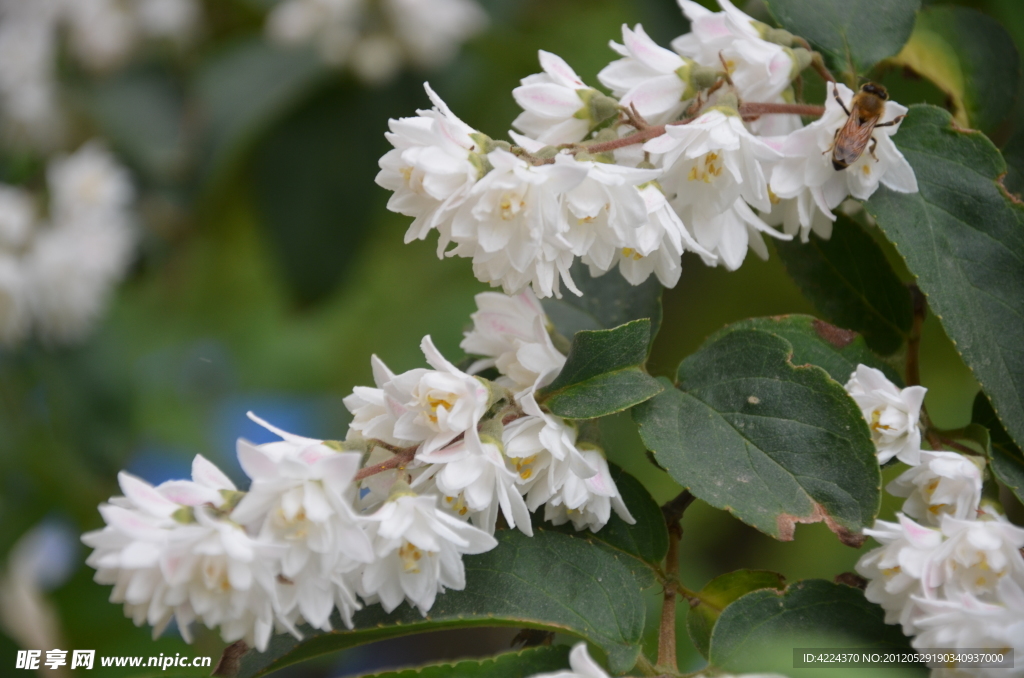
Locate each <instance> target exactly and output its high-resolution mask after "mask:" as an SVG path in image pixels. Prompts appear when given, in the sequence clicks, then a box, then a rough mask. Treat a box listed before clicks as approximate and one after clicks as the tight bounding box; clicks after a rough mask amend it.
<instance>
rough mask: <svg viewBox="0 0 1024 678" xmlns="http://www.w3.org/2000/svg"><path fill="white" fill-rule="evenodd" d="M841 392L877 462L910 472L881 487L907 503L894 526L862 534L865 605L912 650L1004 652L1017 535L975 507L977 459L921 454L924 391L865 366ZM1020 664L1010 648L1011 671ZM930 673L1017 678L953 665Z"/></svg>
mask: <svg viewBox="0 0 1024 678" xmlns="http://www.w3.org/2000/svg"><path fill="white" fill-rule="evenodd" d="M846 388H847V390H848V391H849V392H850V393H851V395H852V396H853V398H854V399H855V400H856V401H857V403H858V404H859V405H860V406H861V408H862V409H863V411H864V416H865V418H866V419H867V421H868V422H869V424H870V426H871V429H872V434H873V435H874V436H875V442H876V445H877V447H878V455H879V461H885V460H888V459H891V458H892V457H894V456H895V457H897V458H898V459H899V460H900V461H903V462H905V463H907V464H908V465H909V466H910V468H909V469H908V470H906V471H905V472H903V473H902V474H900V475H899V476H898V477H897V478H896V479H894V480H893V481H892V482H891V483H889V485H888V486H887V487H886V490H887V491H888V492H889V493H890V494H892V495H894V496H897V497H905V498H906V501H905V502H904V503H903V507H902V511H901V512H900V513H898V514H897V520H896V522H888V521H884V520H879V521H877V522H876V523H875V526H874V529H871V530H865V532H866V533H867V534H868V535H870V536H872V537H874V538H875V540H876V541H878V543H879V544H881V546H880V547H878V548H876V549H874V550H872V551H871V552H869V553H867V554H865V555H864V556H863V557H862V558H861V559H860V561H859V562H858V564H857V571H858V572H859V573H860V574H861V575H863V576H864V577H866V578H867V579H868V581H869V583H868V586H867V590H866V591H865V595H866V597H867V599H868V600H870V601H872V602H874V603H878V604H879V605H881V606H882V608H884V609H885V613H886V622H888V623H890V624H893V623H900V624H902V626H903V632H904V633H905V634H906V635H908V636H914V639H913V641H912V643H913V645H914V646H915V647H918V648H936V647H942V648H952V649H967V648H985V649H992V650H996V651H999V652H1009V653H1013V652H1014V647H1015V646H1016V647H1018V648H1019V642H1020V639H1021V638H1024V555H1022V553H1021V550H1020V549H1021V548H1022V547H1024V529H1021V528H1019V527H1016V526H1014V525H1012V524H1011V523H1010V522H1009V521H1008V520H1007V519H1006V518H1005V517H1004V516H1003V515H1001V514H1000V513H999V512H998V511H997V509H996V508H995V507H994V506H984V505H983V504H982V481H983V477H982V475H983V468H984V462H977V463H976V462H975V458H974V457H968V456H965V455H962V454H959V453H956V452H945V451H938V450H936V451H929V450H921V449H920V443H921V435H920V430H919V422H918V417H919V412H920V408H921V402H922V400H923V398H924V391H925V389H923V388H921V387H919V386H912V387H909V388H906V389H903V390H902V391H901V390H900V389H899V388H897V387H896V386H895V385H894V384H892V383H891V382H889V381H888V380H887V379H886V378H885V376H884V375H883V374H882V373H881V372H879V371H878V370H874V369H872V368H868V367H866V366H864V365H860V366H858V368H857V371H856V372H854V374H853V375H852V377H851V380H850V383H849V384H847V387H846ZM1021 659H1024V655H1022V654H1021V653H1020V652H1018V653H1017V657H1016V661H1017V662H1018V664H1015V665H1018V666H1019V662H1020V661H1021ZM937 674H941V675H944V676H946V675H948V676H954V675H964V676H966V675H971V676H986V675H993V676H995V675H1000V676H1003V675H1020V674H1019V672H1018V673H1007V670H1006V669H979V668H972V669H970V671H966V670H964V671H962V672H961V671H958V670H956V667H955V666H954V667H945V668H943V669H939V670H937V672H936V674H933V675H937Z"/></svg>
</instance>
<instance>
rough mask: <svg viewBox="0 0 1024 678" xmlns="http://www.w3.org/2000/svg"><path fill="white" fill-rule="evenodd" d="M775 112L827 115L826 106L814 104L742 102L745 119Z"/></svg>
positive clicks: (741, 111) (816, 115) (741, 109)
mask: <svg viewBox="0 0 1024 678" xmlns="http://www.w3.org/2000/svg"><path fill="white" fill-rule="evenodd" d="M773 113H776V114H780V113H781V114H790V115H807V116H811V117H815V118H820V117H821V116H823V115H825V107H824V106H814V105H812V104H769V103H757V102H752V103H744V104H740V115H742V116H743V118H744V120H745V119H747V118H748V117H749V118H753V117H760V116H762V115H769V114H773Z"/></svg>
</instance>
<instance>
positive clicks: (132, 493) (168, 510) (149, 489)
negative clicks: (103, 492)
mask: <svg viewBox="0 0 1024 678" xmlns="http://www.w3.org/2000/svg"><path fill="white" fill-rule="evenodd" d="M117 481H118V484H119V485H120V486H121V491H122V492H124V496H125V497H127V498H128V499H130V500H131V501H132V503H134V504H135V505H136V506H138V507H139V508H140V509H142V510H143V511H146V512H147V513H151V514H153V515H156V516H169V515H171V514H172V513H174V512H175V511H177V510H178V509H179V508H181V507H180V506H179V505H178V504H175V503H174V502H173V501H171V500H170V499H168V498H166V497H164V496H163V495H162V494H160V492H159V491H158V490H157V489H156V488H155V487H153V486H152V485H150V484H149V483H147V482H146V481H144V480H141V479H139V478H136V477H135V476H133V475H131V474H128V473H125V472H124V471H121V472H120V473H118V474H117Z"/></svg>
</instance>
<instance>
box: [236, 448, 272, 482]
mask: <svg viewBox="0 0 1024 678" xmlns="http://www.w3.org/2000/svg"><path fill="white" fill-rule="evenodd" d="M235 447H236V450H237V452H238V463H239V464H241V466H242V470H243V471H245V475H247V476H249V477H250V478H252V479H253V480H261V479H272V478H276V477H277V464H276V463H274V460H273V459H271V458H270V457H268V456H267V455H266V454H265V453H264V452H263V451H262V450H261V449H260V448H258V447H257V446H256V445H253V444H252V443H250V442H249V441H248V440H246V439H245V438H239V439H238V442H237V444H236V446H235Z"/></svg>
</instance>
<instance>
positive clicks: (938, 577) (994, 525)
mask: <svg viewBox="0 0 1024 678" xmlns="http://www.w3.org/2000/svg"><path fill="white" fill-rule="evenodd" d="M942 533H943V534H944V535H945V536H946V540H945V541H944V542H943V543H942V546H941V547H939V549H938V551H937V552H936V553H935V554H934V556H933V558H932V560H931V562H930V563H929V566H928V568H927V572H926V574H925V585H926V590H928V589H938V588H940V587H941V588H942V589H943V590H944V593H945V597H946V598H953V597H954V596H955V595H956V594H957V593H958V592H967V593H970V594H971V595H973V596H977V597H981V598H984V599H988V600H992V599H994V598H993V597H994V596H996V595H997V588H998V585H999V581H1000V580H1001V579H1004V578H1010V579H1013V580H1015V581H1017V582H1018V583H1019V584H1020V585H1024V556H1022V555H1021V553H1020V549H1021V548H1022V547H1024V528H1020V527H1017V526H1016V525H1013V524H1012V523H1010V522H1009V521H1008V520H1007V519H1006V518H1005V517H1004V516H1001V515H999V514H997V513H994V512H992V511H988V512H986V513H985V514H983V516H982V518H980V519H977V520H974V519H969V520H960V519H957V518H954V517H952V516H949V515H944V516H943V517H942Z"/></svg>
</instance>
